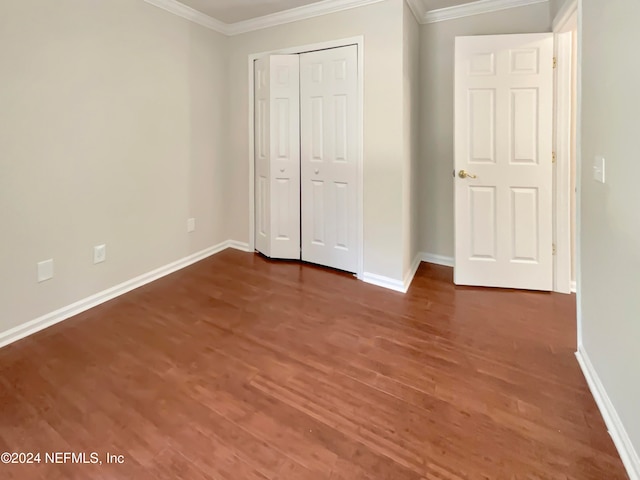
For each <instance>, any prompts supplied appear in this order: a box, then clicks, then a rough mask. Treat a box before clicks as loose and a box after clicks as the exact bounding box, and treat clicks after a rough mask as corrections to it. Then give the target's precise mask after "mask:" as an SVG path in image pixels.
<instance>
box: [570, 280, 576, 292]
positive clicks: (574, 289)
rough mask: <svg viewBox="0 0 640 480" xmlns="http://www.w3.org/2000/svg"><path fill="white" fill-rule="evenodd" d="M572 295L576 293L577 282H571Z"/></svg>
mask: <svg viewBox="0 0 640 480" xmlns="http://www.w3.org/2000/svg"><path fill="white" fill-rule="evenodd" d="M571 293H576V281H575V280H571Z"/></svg>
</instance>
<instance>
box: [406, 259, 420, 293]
mask: <svg viewBox="0 0 640 480" xmlns="http://www.w3.org/2000/svg"><path fill="white" fill-rule="evenodd" d="M420 263H422V254H421V253H420V252H418V253H417V254H416V257H415V258H414V259H413V263H412V264H411V268H410V269H409V271H408V272H407V273H406V275H405V276H404V280H403V282H402V283H403V288H404V291H405V292H407V291H408V290H409V287H410V286H411V282H413V277H415V276H416V272H417V271H418V268H420Z"/></svg>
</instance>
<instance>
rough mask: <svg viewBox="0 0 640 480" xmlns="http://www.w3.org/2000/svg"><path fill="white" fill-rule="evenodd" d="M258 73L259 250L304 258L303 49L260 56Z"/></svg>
mask: <svg viewBox="0 0 640 480" xmlns="http://www.w3.org/2000/svg"><path fill="white" fill-rule="evenodd" d="M254 75H255V78H254V85H255V105H254V107H255V108H254V114H255V119H254V125H255V128H254V132H255V138H254V148H255V215H256V222H255V227H256V235H255V242H256V250H258V251H259V252H261V253H263V254H264V255H266V256H268V257H271V258H288V259H299V258H300V64H299V55H270V56H268V57H264V58H261V59H259V60H256V62H255V65H254Z"/></svg>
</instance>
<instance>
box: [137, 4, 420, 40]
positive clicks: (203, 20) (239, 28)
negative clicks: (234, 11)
mask: <svg viewBox="0 0 640 480" xmlns="http://www.w3.org/2000/svg"><path fill="white" fill-rule="evenodd" d="M144 1H145V2H147V3H149V4H151V5H154V6H156V7H159V8H162V9H163V10H166V11H167V12H170V13H173V14H174V15H178V16H179V17H182V18H186V19H187V20H190V21H192V22H194V23H197V24H198V25H202V26H203V27H206V28H209V29H211V30H215V31H216V32H218V33H222V34H223V35H239V34H241V33H247V32H252V31H254V30H261V29H263V28H269V27H275V26H277V25H283V24H285V23H291V22H297V21H299V20H306V19H308V18H313V17H319V16H321V15H328V14H330V13H336V12H341V11H343V10H349V9H352V8H357V7H363V6H365V5H371V4H374V3H379V2H382V1H384V0H324V1H322V2H317V3H312V4H310V5H304V6H302V7H297V8H292V9H290V10H285V11H283V12H277V13H273V14H271V15H264V16H262V17H258V18H252V19H249V20H245V21H242V22H236V23H224V22H221V21H220V20H218V19H216V18H213V17H210V16H209V15H206V14H204V13H202V12H199V11H198V10H195V9H193V8H191V7H188V6H187V5H184V4H182V3H180V2H178V1H177V0H144ZM413 1H415V0H413ZM414 13H415V12H414Z"/></svg>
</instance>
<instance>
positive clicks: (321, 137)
mask: <svg viewBox="0 0 640 480" xmlns="http://www.w3.org/2000/svg"><path fill="white" fill-rule="evenodd" d="M357 55H358V52H357V46H355V45H354V46H349V47H341V48H334V49H328V50H323V51H318V52H310V53H305V54H302V55H301V56H300V101H301V104H300V113H301V116H300V128H301V176H302V180H301V183H302V192H301V194H302V210H301V211H302V222H301V224H302V259H303V260H305V261H308V262H312V263H317V264H320V265H326V266H329V267H333V268H338V269H341V270H346V271H349V272H356V270H357V263H358V262H357V260H358V245H357V188H356V179H357V145H358V143H357V142H358V139H357V138H356V137H357V117H356V115H357V102H358V99H357V87H358V68H357Z"/></svg>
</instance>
